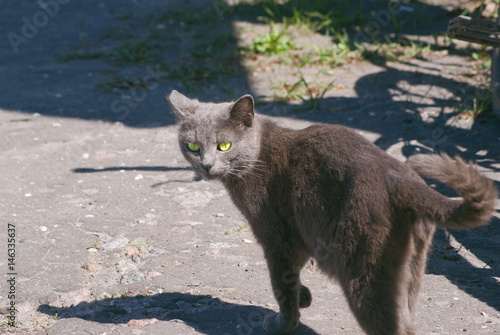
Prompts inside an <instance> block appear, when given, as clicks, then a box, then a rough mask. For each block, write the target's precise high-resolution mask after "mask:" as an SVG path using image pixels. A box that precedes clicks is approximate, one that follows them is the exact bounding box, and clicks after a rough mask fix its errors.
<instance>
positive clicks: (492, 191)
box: [409, 154, 498, 229]
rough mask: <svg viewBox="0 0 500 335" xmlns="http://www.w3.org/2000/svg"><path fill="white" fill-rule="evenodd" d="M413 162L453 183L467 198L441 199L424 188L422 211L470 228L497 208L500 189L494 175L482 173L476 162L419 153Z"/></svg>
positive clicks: (451, 224) (444, 222)
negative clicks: (496, 185)
mask: <svg viewBox="0 0 500 335" xmlns="http://www.w3.org/2000/svg"><path fill="white" fill-rule="evenodd" d="M409 164H410V166H411V167H412V168H413V169H414V170H415V171H416V172H417V173H418V174H420V175H423V176H425V177H428V178H432V179H436V180H438V181H440V182H442V183H444V184H446V185H448V186H450V187H452V188H453V189H454V190H455V191H457V192H458V194H459V195H460V196H461V197H462V198H463V200H453V199H449V198H446V197H444V199H443V198H442V197H439V199H438V197H436V196H435V195H430V196H429V193H428V192H424V194H422V196H423V197H425V198H426V199H423V198H420V200H421V201H422V202H423V203H422V205H424V203H425V205H424V206H418V207H420V208H419V209H418V210H419V212H420V213H419V214H422V215H423V216H425V217H427V218H428V219H431V220H432V221H434V222H435V223H436V224H437V225H438V226H441V227H447V228H455V229H466V228H472V227H478V226H482V225H485V224H487V223H488V221H489V219H490V217H491V215H492V213H493V212H494V210H495V200H496V199H497V198H498V190H497V189H496V187H495V186H494V185H493V181H492V180H491V179H488V178H487V177H485V176H483V175H481V174H480V173H479V171H478V169H477V167H476V166H474V165H473V164H467V163H466V162H465V161H464V160H463V159H462V158H460V157H458V156H457V157H455V160H453V159H451V158H450V157H449V156H448V155H446V154H442V155H415V156H412V157H410V159H409ZM425 193H427V194H425ZM417 198H419V197H418V196H417Z"/></svg>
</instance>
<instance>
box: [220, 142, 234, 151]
mask: <svg viewBox="0 0 500 335" xmlns="http://www.w3.org/2000/svg"><path fill="white" fill-rule="evenodd" d="M229 148H231V142H222V143H219V145H218V146H217V149H219V150H220V151H228V150H229Z"/></svg>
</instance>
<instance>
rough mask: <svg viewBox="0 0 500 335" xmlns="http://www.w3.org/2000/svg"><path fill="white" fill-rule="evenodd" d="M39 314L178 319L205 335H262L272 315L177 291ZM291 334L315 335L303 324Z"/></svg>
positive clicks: (108, 319)
mask: <svg viewBox="0 0 500 335" xmlns="http://www.w3.org/2000/svg"><path fill="white" fill-rule="evenodd" d="M38 311H39V312H41V313H44V314H47V315H50V316H54V315H57V318H59V319H67V318H81V319H84V320H88V321H94V322H99V323H108V324H109V323H114V324H126V323H127V322H129V321H130V320H137V319H141V320H144V319H145V320H146V322H148V320H149V322H154V321H153V320H154V319H156V320H159V321H171V320H180V321H182V322H183V323H185V324H187V325H189V326H190V327H192V328H193V329H195V330H196V331H198V332H200V333H202V334H207V335H232V334H236V335H240V334H255V335H258V334H265V332H264V330H263V328H262V322H263V319H264V317H265V316H266V315H268V314H270V313H273V311H272V310H270V309H267V308H263V307H260V306H251V305H240V304H234V303H229V302H224V301H222V300H220V299H219V298H214V297H212V296H208V295H192V294H188V293H178V292H170V293H159V294H153V295H147V296H145V295H138V296H131V297H123V296H122V297H118V298H105V299H101V300H95V301H92V302H81V303H79V304H78V305H76V306H71V307H55V306H50V305H41V306H39V307H38ZM156 320H155V321H156ZM291 334H304V335H318V333H317V332H315V331H314V330H312V329H311V328H309V327H308V326H306V325H304V324H302V323H300V324H299V326H298V327H297V328H296V329H295V331H293V332H292V333H291Z"/></svg>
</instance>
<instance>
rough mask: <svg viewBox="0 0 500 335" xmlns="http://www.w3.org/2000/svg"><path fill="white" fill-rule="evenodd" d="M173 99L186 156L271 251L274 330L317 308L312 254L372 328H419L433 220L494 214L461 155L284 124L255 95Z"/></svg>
mask: <svg viewBox="0 0 500 335" xmlns="http://www.w3.org/2000/svg"><path fill="white" fill-rule="evenodd" d="M167 99H168V100H169V102H170V104H171V106H172V109H173V111H174V113H175V115H176V116H177V120H178V124H179V126H180V130H179V143H180V148H181V150H182V153H183V154H184V157H185V158H186V159H187V161H188V162H189V163H190V164H191V166H192V167H193V169H194V170H195V171H196V172H198V173H199V174H200V175H201V176H203V177H204V178H207V179H219V180H220V181H222V183H223V184H224V186H225V187H226V189H227V190H228V192H229V194H230V195H231V198H232V200H233V202H234V204H235V205H236V206H237V207H238V208H239V209H240V211H241V212H242V213H243V215H244V216H245V217H246V218H247V220H248V222H249V223H250V225H251V227H252V230H253V233H254V234H255V237H256V239H257V241H258V242H259V243H260V244H261V245H262V247H263V249H264V254H265V257H266V260H267V264H268V267H269V272H270V276H271V283H272V287H273V292H274V295H275V297H276V299H277V301H278V303H279V313H278V314H272V315H269V316H267V317H266V318H265V320H264V324H263V327H264V329H265V330H266V331H267V332H268V333H271V334H284V333H288V332H290V331H292V330H293V329H294V328H295V327H296V326H297V325H298V322H299V317H300V313H299V308H305V307H308V306H309V305H310V304H311V300H312V298H311V292H310V291H309V289H308V288H307V287H305V286H304V285H301V283H300V279H299V274H300V269H301V268H302V267H303V266H304V264H305V263H306V261H307V260H308V259H309V258H310V257H313V258H314V259H315V260H316V262H317V264H318V267H319V268H320V269H321V270H322V272H324V273H325V274H326V275H327V276H329V277H331V278H335V279H337V280H338V282H339V283H340V285H341V286H342V289H343V291H344V293H345V295H346V297H347V300H348V302H349V306H350V308H351V309H352V311H353V313H354V315H355V316H356V318H357V320H358V322H359V324H360V325H361V327H362V328H363V329H364V331H365V332H366V333H367V334H377V335H381V334H388V335H389V334H390V335H395V334H398V335H402V334H405V335H408V334H414V333H415V326H414V316H415V309H416V306H415V305H416V302H417V298H418V292H419V289H420V284H421V278H422V275H423V273H424V270H425V265H426V260H427V252H428V249H429V244H430V242H431V240H432V237H433V234H434V230H435V227H436V226H439V227H449V228H455V229H464V228H472V227H478V226H481V225H485V224H486V223H487V221H488V220H489V219H490V216H491V214H492V212H493V211H494V203H495V199H496V198H497V190H496V188H495V187H494V185H493V183H492V181H491V180H489V179H488V178H486V177H483V176H481V174H480V173H479V172H478V170H477V169H476V168H475V167H474V166H472V165H469V166H468V165H467V164H466V163H465V162H464V161H463V160H462V159H460V158H459V157H457V158H456V160H455V161H453V160H452V159H451V158H450V157H448V156H446V155H416V156H413V157H411V158H410V161H409V165H406V164H403V163H401V162H399V161H398V160H396V159H394V158H392V157H391V156H389V155H388V154H386V153H385V152H384V151H382V150H381V149H379V148H378V147H376V146H375V145H373V144H371V143H370V142H368V141H367V140H366V139H364V138H363V137H362V136H360V135H358V134H357V133H355V132H354V131H352V130H350V129H348V128H346V127H343V126H339V125H315V126H311V127H308V128H306V129H303V130H290V129H285V128H282V127H279V126H278V125H277V124H275V123H274V122H272V121H271V120H269V119H268V118H266V117H264V116H262V115H259V114H257V113H255V111H254V101H253V98H252V97H251V96H250V95H245V96H243V97H241V98H240V99H238V100H237V101H236V102H225V103H203V102H200V101H198V100H194V99H189V98H187V97H185V96H184V95H182V94H181V93H179V92H177V91H175V90H174V91H172V92H171V93H170V95H169V96H168V97H167ZM410 166H411V167H410ZM415 171H416V172H415ZM417 173H419V174H421V175H424V176H427V177H430V178H434V179H437V180H439V181H441V182H443V183H445V184H447V185H449V186H451V187H453V188H454V189H455V190H456V191H457V192H458V193H459V194H460V195H461V196H462V197H463V200H452V199H449V198H447V197H445V196H443V195H441V194H440V193H438V192H436V191H434V190H433V189H432V188H430V187H429V186H427V185H426V184H425V182H424V181H423V180H422V179H421V178H420V177H419V176H418V175H417Z"/></svg>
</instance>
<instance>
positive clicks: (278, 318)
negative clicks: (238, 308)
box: [262, 313, 299, 335]
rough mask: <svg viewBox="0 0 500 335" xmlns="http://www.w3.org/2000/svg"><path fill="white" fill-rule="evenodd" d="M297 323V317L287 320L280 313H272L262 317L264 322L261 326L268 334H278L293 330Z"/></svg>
mask: <svg viewBox="0 0 500 335" xmlns="http://www.w3.org/2000/svg"><path fill="white" fill-rule="evenodd" d="M298 324H299V319H298V318H297V319H296V320H293V321H291V320H287V319H285V318H284V317H283V315H282V314H281V313H277V314H276V313H273V314H269V315H268V316H266V318H265V319H264V324H263V325H262V327H263V328H264V330H265V331H266V333H268V334H273V335H278V334H288V333H290V332H291V331H292V330H294V329H295V328H296V327H297V325H298Z"/></svg>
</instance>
